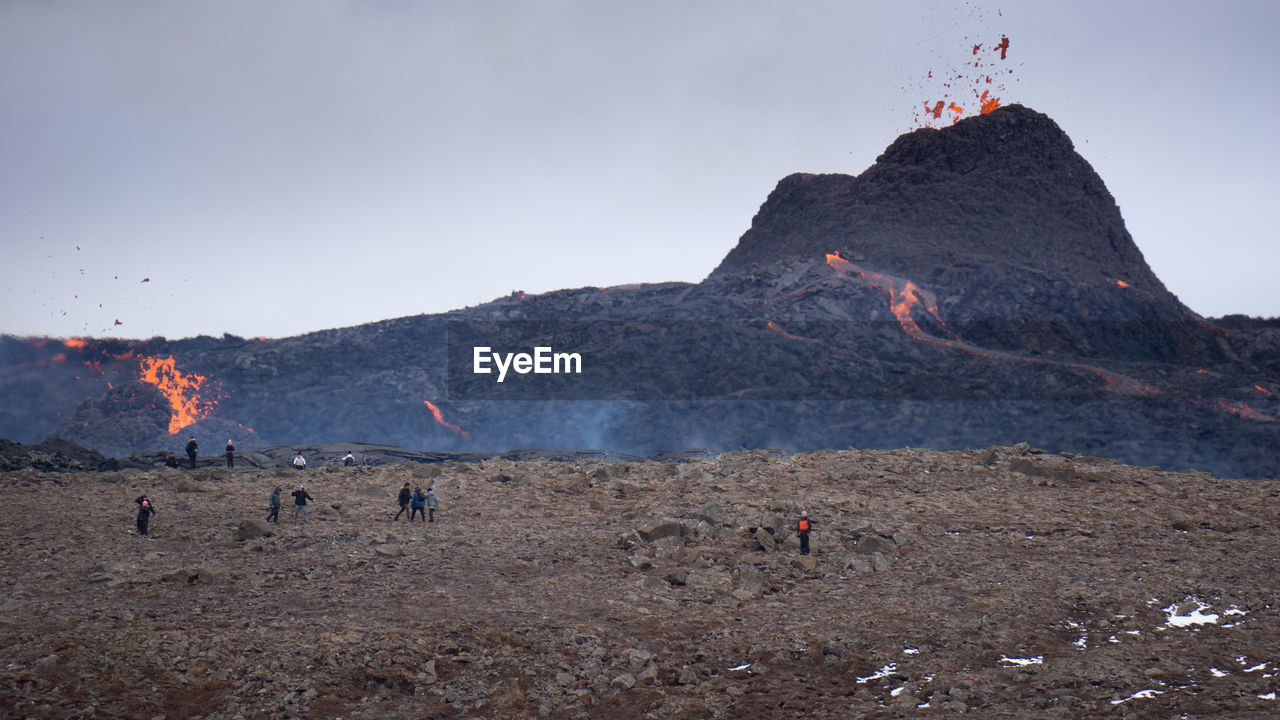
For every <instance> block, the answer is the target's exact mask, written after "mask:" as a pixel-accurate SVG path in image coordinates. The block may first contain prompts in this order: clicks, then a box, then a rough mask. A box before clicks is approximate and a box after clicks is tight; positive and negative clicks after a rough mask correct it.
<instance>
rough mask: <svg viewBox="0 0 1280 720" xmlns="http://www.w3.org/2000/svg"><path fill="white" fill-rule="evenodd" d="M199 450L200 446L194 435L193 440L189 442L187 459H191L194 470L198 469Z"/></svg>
mask: <svg viewBox="0 0 1280 720" xmlns="http://www.w3.org/2000/svg"><path fill="white" fill-rule="evenodd" d="M199 449H200V446H199V445H197V444H196V436H195V435H192V436H191V439H190V440H188V441H187V457H189V458H191V469H192V470H195V469H196V451H198V450H199Z"/></svg>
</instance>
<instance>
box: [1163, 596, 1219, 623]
mask: <svg viewBox="0 0 1280 720" xmlns="http://www.w3.org/2000/svg"><path fill="white" fill-rule="evenodd" d="M1194 602H1195V604H1196V609H1195V610H1192V611H1191V612H1190V613H1188V614H1186V615H1179V614H1178V604H1177V603H1174V604H1173V605H1170V606H1169V607H1167V608H1164V612H1165V614H1166V615H1167V616H1168V620H1167V621H1166V622H1165V627H1190V626H1192V625H1217V624H1218V614H1217V613H1206V612H1205V610H1208V609H1209V606H1208V605H1206V604H1205V603H1202V602H1200V601H1199V600H1194ZM1157 629H1159V628H1157Z"/></svg>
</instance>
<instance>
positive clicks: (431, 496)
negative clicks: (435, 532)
mask: <svg viewBox="0 0 1280 720" xmlns="http://www.w3.org/2000/svg"><path fill="white" fill-rule="evenodd" d="M438 507H440V501H439V500H437V499H436V488H435V486H434V485H433V486H431V487H429V488H427V522H435V521H436V508H438Z"/></svg>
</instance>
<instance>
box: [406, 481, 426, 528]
mask: <svg viewBox="0 0 1280 720" xmlns="http://www.w3.org/2000/svg"><path fill="white" fill-rule="evenodd" d="M426 509H427V496H426V495H423V494H422V488H421V487H416V488H414V489H413V499H411V500H410V501H409V522H413V518H414V516H416V515H419V514H421V515H422V521H423V522H426V521H427V513H426Z"/></svg>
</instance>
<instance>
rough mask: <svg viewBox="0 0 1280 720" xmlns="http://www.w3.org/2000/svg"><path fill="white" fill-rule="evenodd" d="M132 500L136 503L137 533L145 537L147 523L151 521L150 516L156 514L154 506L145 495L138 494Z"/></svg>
mask: <svg viewBox="0 0 1280 720" xmlns="http://www.w3.org/2000/svg"><path fill="white" fill-rule="evenodd" d="M134 502H136V503H138V534H139V535H142V536H143V537H147V525H148V524H150V523H151V516H152V515H155V514H156V509H155V506H153V505H152V504H151V499H150V498H148V497H147V496H146V495H141V496H139V497H138V499H137V500H134Z"/></svg>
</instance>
